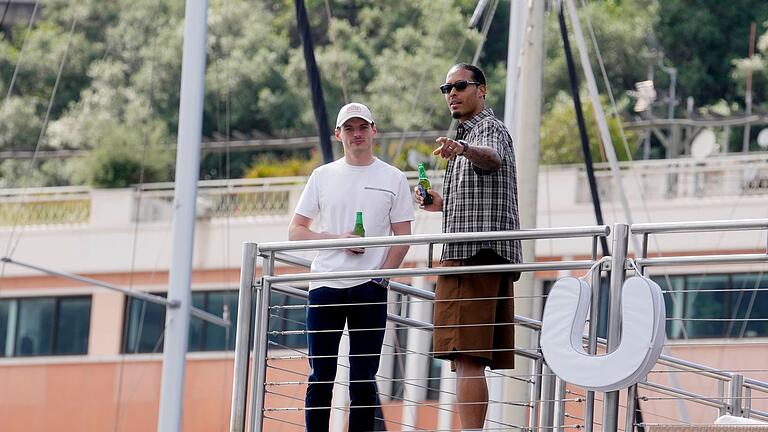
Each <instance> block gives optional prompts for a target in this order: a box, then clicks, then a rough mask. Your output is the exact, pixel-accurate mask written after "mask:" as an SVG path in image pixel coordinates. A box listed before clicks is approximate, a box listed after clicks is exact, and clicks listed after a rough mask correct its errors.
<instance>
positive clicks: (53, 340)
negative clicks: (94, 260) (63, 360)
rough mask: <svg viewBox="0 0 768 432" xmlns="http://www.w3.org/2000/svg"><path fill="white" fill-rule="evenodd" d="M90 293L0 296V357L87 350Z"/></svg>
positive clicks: (82, 351) (78, 353)
mask: <svg viewBox="0 0 768 432" xmlns="http://www.w3.org/2000/svg"><path fill="white" fill-rule="evenodd" d="M90 324H91V297H90V296H78V297H30V298H12V299H0V357H31V356H50V355H82V354H87V353H88V335H89V331H90Z"/></svg>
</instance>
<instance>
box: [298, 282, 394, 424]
mask: <svg viewBox="0 0 768 432" xmlns="http://www.w3.org/2000/svg"><path fill="white" fill-rule="evenodd" d="M386 302H387V289H386V288H384V287H382V286H380V285H378V284H375V283H373V282H366V283H364V284H362V285H357V286H354V287H351V288H327V287H321V288H315V289H313V290H311V291H310V292H309V305H310V306H321V307H310V308H309V309H308V310H307V330H308V333H307V346H308V349H309V366H310V369H311V370H310V375H309V386H308V387H307V397H306V400H305V407H306V411H305V418H306V425H307V431H308V432H326V431H328V423H329V419H330V414H331V410H330V406H331V398H332V395H333V381H334V379H335V377H336V361H337V355H338V353H339V342H340V341H341V335H342V332H343V330H344V323H345V322H346V323H347V327H348V329H349V353H350V357H349V380H350V383H349V399H350V413H349V429H348V430H349V432H363V431H365V432H368V431H372V430H374V416H375V412H376V408H375V406H376V405H378V404H379V398H378V393H377V388H376V381H375V378H376V371H377V370H378V369H379V357H380V355H381V345H382V343H383V342H384V326H385V324H386V321H387V305H386Z"/></svg>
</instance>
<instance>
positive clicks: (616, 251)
mask: <svg viewBox="0 0 768 432" xmlns="http://www.w3.org/2000/svg"><path fill="white" fill-rule="evenodd" d="M743 229H750V230H760V231H763V232H768V219H763V220H747V221H715V222H700V223H679V224H636V225H633V226H632V227H629V226H628V225H626V224H616V225H615V226H614V228H613V230H612V232H611V230H609V229H608V227H604V226H603V227H579V228H559V229H541V230H525V231H513V232H496V233H471V234H466V235H464V234H460V235H444V234H436V235H414V236H397V237H371V238H363V239H344V240H318V241H302V242H280V243H264V244H259V245H257V244H255V243H246V244H245V246H244V251H245V254H244V257H243V267H242V273H241V287H240V306H239V308H240V310H239V314H238V317H239V318H238V319H239V322H238V327H237V345H236V353H235V373H234V381H233V403H232V413H231V414H232V416H231V424H230V430H231V431H245V430H248V431H256V430H262V429H261V427H262V423H263V421H264V419H265V412H270V413H274V412H283V411H285V410H288V409H287V408H286V409H280V408H266V407H265V401H266V395H267V393H268V392H267V387H266V386H267V359H268V358H275V357H274V356H272V357H268V356H267V346H268V329H269V315H270V312H269V308H270V305H269V299H270V295H271V293H273V292H277V293H283V294H287V295H290V296H294V297H299V298H306V296H307V293H306V291H305V290H303V289H300V288H297V287H294V286H291V284H292V283H295V282H306V281H309V280H326V279H344V278H360V277H361V276H365V277H417V276H425V275H427V276H429V275H441V274H452V273H469V272H476V271H482V272H507V271H517V272H528V271H543V270H579V269H582V270H584V269H589V268H592V267H593V266H596V265H597V264H598V263H599V260H598V257H597V255H596V244H597V239H598V237H600V236H608V235H609V234H610V235H611V236H612V238H613V242H612V244H613V248H612V251H613V255H612V256H611V257H610V262H606V263H603V265H601V266H600V265H598V266H597V267H598V268H597V269H596V271H594V272H593V274H592V285H593V291H594V293H595V294H593V301H594V303H593V304H596V301H597V299H598V297H597V290H598V287H599V286H600V278H601V273H604V272H605V271H610V278H609V279H610V288H609V296H610V301H609V307H608V312H607V317H608V338H607V340H602V339H599V338H598V337H597V326H596V325H592V324H590V326H589V332H588V335H586V336H585V339H586V341H587V345H588V351H589V352H590V353H593V354H594V353H596V352H597V350H598V349H603V350H608V351H610V350H611V349H612V347H614V346H615V345H616V344H617V342H618V331H617V329H618V328H619V324H620V318H619V310H620V308H619V306H620V295H619V294H620V291H619V289H620V287H621V285H622V283H623V279H624V271H625V269H628V268H630V267H629V264H628V262H627V256H626V251H627V239H628V236H629V235H630V232H632V233H634V234H641V235H643V236H644V242H643V244H644V248H643V250H642V252H641V253H640V256H639V257H637V259H636V263H637V265H638V267H639V269H640V270H641V271H645V269H647V268H648V267H651V266H678V265H685V266H691V265H700V264H710V263H715V262H717V263H736V262H739V263H756V262H760V263H768V243H766V253H765V254H746V255H737V256H734V255H713V256H703V257H695V256H691V257H671V258H662V257H654V258H647V245H648V235H650V234H659V233H664V232H700V231H732V230H743ZM572 237H588V238H591V239H592V248H591V259H589V260H577V261H553V262H537V263H523V264H506V265H496V266H468V267H451V268H430V267H417V268H401V269H387V270H372V271H349V272H328V273H311V272H298V273H293V274H285V273H281V274H277V273H276V272H275V270H276V268H277V265H278V264H279V263H287V264H291V265H295V266H300V267H306V266H307V265H308V264H309V263H308V260H306V259H304V258H300V257H296V256H293V255H291V254H289V253H288V252H292V251H298V250H319V249H329V248H348V247H372V246H391V245H400V244H411V245H417V244H426V245H428V246H429V248H428V250H429V255H428V256H427V257H426V258H425V261H426V262H431V261H432V256H431V255H432V247H431V246H432V245H433V244H436V243H446V242H459V241H467V240H470V239H471V240H483V239H496V240H498V239H502V238H508V239H520V240H523V239H524V240H532V239H541V238H572ZM259 257H261V258H262V260H263V261H262V266H263V270H262V274H263V276H262V277H261V278H260V279H259V280H257V278H256V260H257V258H259ZM391 289H392V291H394V292H397V293H402V294H404V295H408V296H412V297H414V298H416V299H419V300H418V301H433V300H434V294H433V293H431V292H430V291H426V290H421V289H418V288H414V287H411V286H408V285H405V284H400V283H392V285H391ZM252 296H255V301H253V302H252ZM252 304H253V305H254V310H255V313H256V320H255V324H254V328H253V329H251V328H249V325H248V323H249V319H250V316H251V315H250V313H251V312H252V311H251V305H252ZM597 309H598V308H596V307H593V308H592V311H591V317H590V323H596V322H597ZM389 319H390V320H391V321H392V322H395V323H397V324H399V325H402V326H404V327H406V328H408V327H410V328H418V329H427V330H428V329H430V328H431V324H430V323H429V322H425V321H420V320H415V319H413V318H410V317H402V316H399V315H396V314H390V315H389ZM515 319H516V321H517V324H518V325H519V326H521V327H523V328H527V329H529V330H530V331H533V332H534V333H535V332H537V331H538V329H539V328H540V322H539V321H537V320H534V319H531V318H529V317H523V316H516V317H515ZM251 337H252V338H253V347H252V349H253V358H252V365H251V367H250V371H251V375H250V376H249V365H248V355H249V349H248V346H247V341H248V340H249V339H250V338H251ZM534 340H537V339H536V338H535V339H534ZM599 347H602V348H599ZM515 352H516V355H518V356H520V357H525V358H528V359H531V360H533V370H532V371H531V374H530V375H528V376H527V377H526V376H518V377H513V378H515V379H518V380H522V381H524V382H528V383H529V384H530V393H531V398H530V400H529V401H522V400H521V401H516V400H513V401H508V400H507V401H496V402H499V403H502V404H505V405H506V406H518V407H522V408H523V409H526V410H527V411H528V417H529V419H530V420H529V424H528V425H526V426H523V425H510V424H504V423H496V425H497V426H501V429H504V428H507V429H509V428H513V429H515V428H516V429H526V430H546V429H556V430H558V431H561V430H563V429H564V428H567V427H573V424H574V422H575V423H577V424H579V425H581V426H579V427H584V428H585V429H586V430H587V431H591V430H593V427H594V426H595V424H596V422H595V416H594V410H595V408H596V407H595V405H596V402H599V400H596V398H595V394H594V393H593V392H584V391H583V390H582V391H581V392H580V391H579V389H578V388H573V386H570V385H567V384H566V383H564V382H562V381H561V380H560V379H559V378H557V377H556V376H554V375H553V374H552V373H551V371H549V370H548V368H547V367H546V364H545V362H544V360H543V358H542V357H541V355H540V352H539V350H538V346H536V347H534V348H532V349H529V348H525V347H517V346H516V350H515ZM409 354H413V353H409ZM420 354H422V355H423V354H425V353H420ZM289 357H290V358H293V359H306V356H305V355H303V354H300V355H292V356H290V355H289V356H287V357H286V358H289ZM658 366H659V367H665V368H667V369H666V370H654V371H653V373H652V374H651V375H649V377H648V378H647V379H646V380H644V381H643V382H641V383H639V384H638V385H636V386H633V387H631V388H630V389H628V391H627V394H626V395H627V397H626V400H625V402H624V404H623V406H624V408H625V409H626V411H625V412H626V418H625V420H624V421H623V426H624V429H625V430H626V431H629V430H632V429H633V428H634V427H635V426H640V424H638V422H637V421H636V418H635V411H636V407H637V406H636V403H637V401H649V400H662V399H663V398H664V397H665V396H654V395H666V396H669V397H670V398H671V399H674V400H678V401H680V400H684V401H688V402H690V403H695V404H699V405H702V406H709V407H712V408H714V409H715V410H716V412H717V413H718V414H725V413H731V414H734V415H740V416H745V417H755V418H761V419H766V420H768V412H766V410H765V409H761V408H756V407H755V406H754V405H753V404H752V401H753V400H764V399H766V396H768V383H766V382H763V381H759V380H755V379H751V378H748V377H746V376H745V375H744V374H742V373H738V372H737V371H734V372H728V371H724V370H719V369H716V368H711V367H707V366H704V365H700V364H697V363H693V362H689V361H685V360H682V359H678V358H674V357H671V356H667V355H663V356H662V357H661V359H660V361H659V363H658ZM673 373H674V374H677V373H685V374H695V375H696V376H699V377H701V379H710V380H714V382H715V383H716V384H715V385H716V387H717V389H718V392H717V394H716V395H708V394H701V393H699V392H696V391H689V390H684V389H681V388H678V386H675V385H666V384H663V383H661V382H658V381H656V380H654V379H652V378H655V377H656V376H661V375H664V374H666V375H669V374H673ZM301 383H302V382H301V381H295V382H290V383H270V385H289V384H292V385H300V384H301ZM249 388H250V397H248V395H249ZM640 390H642V394H641V393H640ZM581 393H583V394H581ZM757 393H759V394H760V395H761V396H758V397H757V399H756V398H755V394H757ZM574 396H575V397H574ZM573 403H580V404H583V405H582V406H583V412H584V416H583V418H576V417H575V416H573V415H569V414H568V413H567V412H566V411H565V409H566V406H567V405H568V404H573ZM413 404H415V402H414V401H408V400H405V401H403V406H406V405H413ZM602 405H603V416H602V419H603V420H602V430H605V431H617V430H619V429H620V424H619V423H620V421H619V407H620V401H619V393H618V392H612V393H606V394H604V396H603V400H602ZM438 408H439V409H442V410H447V411H449V412H450V408H445V407H441V406H440V405H438ZM292 410H294V411H295V410H296V408H294V409H292ZM299 410H300V409H299ZM246 421H247V426H248V427H247V428H246ZM645 423H648V422H645ZM569 425H570V426H569ZM297 427H299V426H297ZM507 429H504V430H507Z"/></svg>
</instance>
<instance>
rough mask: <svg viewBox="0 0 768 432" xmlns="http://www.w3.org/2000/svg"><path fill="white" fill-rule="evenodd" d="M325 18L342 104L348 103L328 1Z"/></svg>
mask: <svg viewBox="0 0 768 432" xmlns="http://www.w3.org/2000/svg"><path fill="white" fill-rule="evenodd" d="M325 16H326V19H327V20H328V39H330V41H331V44H332V45H333V50H334V60H335V62H336V68H337V70H338V71H339V84H341V92H342V94H343V95H344V103H345V104H346V103H349V95H348V94H347V79H346V71H347V67H346V64H345V63H344V62H342V61H339V47H338V45H337V44H336V31H335V30H334V28H333V14H332V13H331V5H330V3H329V1H328V0H325Z"/></svg>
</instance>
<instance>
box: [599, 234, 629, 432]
mask: <svg viewBox="0 0 768 432" xmlns="http://www.w3.org/2000/svg"><path fill="white" fill-rule="evenodd" d="M612 234H613V247H612V248H611V251H612V252H613V255H612V259H611V285H610V297H609V302H608V347H607V350H606V352H611V351H613V350H615V349H616V347H618V346H619V341H620V336H621V335H620V334H619V332H620V330H621V287H622V285H623V284H624V266H625V263H626V260H627V242H628V240H629V225H627V224H621V223H617V224H614V225H613V231H612ZM618 417H619V392H617V391H614V392H608V393H605V396H604V399H603V432H616V431H617V430H618Z"/></svg>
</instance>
